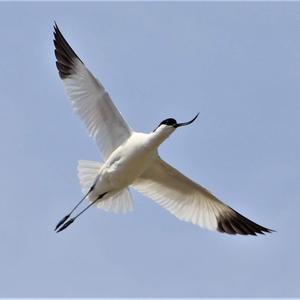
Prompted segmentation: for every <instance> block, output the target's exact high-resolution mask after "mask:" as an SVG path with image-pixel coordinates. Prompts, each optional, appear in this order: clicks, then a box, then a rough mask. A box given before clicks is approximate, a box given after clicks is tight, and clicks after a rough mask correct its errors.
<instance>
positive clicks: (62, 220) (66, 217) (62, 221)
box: [54, 184, 95, 231]
mask: <svg viewBox="0 0 300 300" xmlns="http://www.w3.org/2000/svg"><path fill="white" fill-rule="evenodd" d="M94 188H95V185H94V184H93V185H92V186H91V188H90V189H89V191H88V192H87V193H86V194H85V196H84V197H83V198H82V199H81V200H80V201H79V202H78V203H77V204H76V205H75V206H74V208H73V209H72V210H71V211H70V212H69V214H67V215H66V216H64V217H63V218H62V219H61V220H60V221H59V222H58V223H57V225H56V227H55V229H54V231H55V230H57V229H58V228H59V227H60V226H62V225H63V224H64V223H65V222H66V221H67V220H68V219H69V218H70V216H71V214H72V213H73V212H74V210H75V209H76V208H77V207H78V206H79V205H80V204H81V203H82V201H83V200H85V199H86V197H87V196H88V195H89V194H90V193H91V191H92V190H93V189H94Z"/></svg>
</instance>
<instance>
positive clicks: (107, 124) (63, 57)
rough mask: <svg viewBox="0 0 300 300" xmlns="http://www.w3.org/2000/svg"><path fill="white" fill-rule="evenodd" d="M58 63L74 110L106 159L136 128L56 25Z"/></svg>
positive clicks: (55, 40) (55, 42) (55, 38)
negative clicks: (122, 113)
mask: <svg viewBox="0 0 300 300" xmlns="http://www.w3.org/2000/svg"><path fill="white" fill-rule="evenodd" d="M54 45H55V56H56V60H57V61H56V66H57V69H58V72H59V76H60V78H61V79H62V81H63V83H64V86H65V89H66V91H67V94H68V96H69V97H70V99H71V102H72V105H73V108H74V110H75V111H76V112H77V113H78V115H79V116H80V118H81V119H82V120H83V122H84V123H85V125H86V127H87V129H88V131H89V134H90V136H92V137H93V138H94V139H95V140H96V143H97V145H98V147H99V149H100V150H101V152H102V154H103V156H104V158H105V159H106V158H107V157H108V156H109V155H110V153H111V152H112V151H113V150H115V149H116V148H117V147H118V146H120V145H121V144H122V143H123V142H125V141H126V140H127V139H128V137H129V136H130V135H131V133H132V130H131V129H130V127H129V126H128V125H127V123H126V121H125V120H124V119H123V117H122V116H121V114H120V112H119V111H118V109H117V108H116V106H115V105H114V103H113V102H112V100H111V98H110V96H109V94H108V93H107V92H106V91H105V89H104V87H103V86H102V84H101V83H100V82H99V81H98V80H97V79H96V78H95V77H94V76H93V74H92V73H91V72H90V71H89V70H88V69H87V68H86V67H85V65H84V64H83V62H82V61H81V60H80V58H79V57H78V56H77V54H76V53H75V52H74V51H73V49H72V48H71V47H70V45H69V44H68V42H67V41H66V40H65V38H64V37H63V35H62V33H61V32H60V30H59V28H58V27H57V25H56V24H55V26H54Z"/></svg>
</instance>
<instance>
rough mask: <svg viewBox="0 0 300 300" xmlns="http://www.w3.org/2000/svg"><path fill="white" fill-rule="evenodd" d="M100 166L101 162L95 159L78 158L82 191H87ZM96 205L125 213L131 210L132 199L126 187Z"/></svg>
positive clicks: (106, 209)
mask: <svg viewBox="0 0 300 300" xmlns="http://www.w3.org/2000/svg"><path fill="white" fill-rule="evenodd" d="M101 166H102V164H101V163H100V162H96V161H90V160H80V161H79V162H78V166H77V170H78V177H79V182H80V185H81V189H82V192H83V193H87V192H88V190H89V189H90V187H91V186H92V184H93V183H94V181H95V179H96V176H97V175H98V173H99V171H100V168H101ZM96 206H97V207H98V208H101V209H103V210H105V211H107V212H114V213H127V212H130V211H132V210H133V201H132V197H131V194H130V191H129V189H128V188H126V189H123V190H121V191H118V192H117V193H115V194H113V195H112V196H111V197H109V198H107V199H104V200H103V201H100V202H99V203H98V204H96Z"/></svg>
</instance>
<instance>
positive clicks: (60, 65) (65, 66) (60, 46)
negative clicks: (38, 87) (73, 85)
mask: <svg viewBox="0 0 300 300" xmlns="http://www.w3.org/2000/svg"><path fill="white" fill-rule="evenodd" d="M53 29H54V32H53V35H54V40H53V43H54V47H55V51H54V53H55V57H56V67H57V69H58V72H59V76H60V78H61V79H65V78H67V77H69V76H70V75H72V74H73V73H74V72H75V62H76V60H79V61H80V62H81V63H82V61H81V59H80V58H79V57H78V55H77V54H76V53H75V51H74V50H73V49H72V48H71V46H70V45H69V43H68V42H67V41H66V39H65V38H64V36H63V35H62V33H61V31H60V29H59V28H58V26H57V24H56V22H55V21H54V25H53Z"/></svg>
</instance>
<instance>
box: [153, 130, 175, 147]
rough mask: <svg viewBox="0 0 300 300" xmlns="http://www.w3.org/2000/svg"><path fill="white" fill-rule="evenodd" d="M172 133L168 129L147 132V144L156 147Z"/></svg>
mask: <svg viewBox="0 0 300 300" xmlns="http://www.w3.org/2000/svg"><path fill="white" fill-rule="evenodd" d="M171 133H172V131H168V130H155V131H154V132H151V133H149V144H150V145H151V146H153V147H158V146H159V145H160V144H162V143H163V142H164V141H165V140H166V139H167V138H168V137H169V136H170V134H171Z"/></svg>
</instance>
